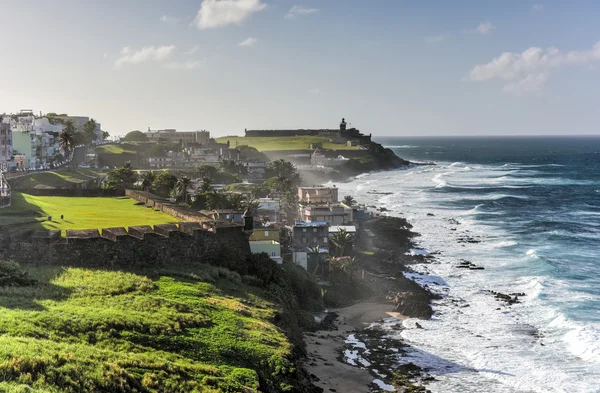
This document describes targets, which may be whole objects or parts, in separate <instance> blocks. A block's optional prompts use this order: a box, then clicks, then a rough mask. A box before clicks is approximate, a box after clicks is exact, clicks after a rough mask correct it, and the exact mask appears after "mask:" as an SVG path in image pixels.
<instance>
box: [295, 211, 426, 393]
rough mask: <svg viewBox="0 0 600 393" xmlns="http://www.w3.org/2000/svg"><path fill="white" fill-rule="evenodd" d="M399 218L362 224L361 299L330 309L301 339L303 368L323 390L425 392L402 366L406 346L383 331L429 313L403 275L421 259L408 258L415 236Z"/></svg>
mask: <svg viewBox="0 0 600 393" xmlns="http://www.w3.org/2000/svg"><path fill="white" fill-rule="evenodd" d="M411 228H412V226H411V225H410V224H409V223H408V222H407V221H406V220H405V219H403V218H397V217H380V218H376V219H371V220H368V221H366V222H365V223H364V224H363V226H362V228H361V229H360V230H359V233H358V236H357V244H356V248H355V250H356V253H357V255H358V257H359V259H360V267H361V268H364V269H365V279H364V280H363V282H362V283H357V285H360V286H363V287H364V290H363V291H362V292H361V293H364V294H366V295H365V296H364V298H362V299H348V304H347V305H346V304H344V306H345V307H340V308H336V309H332V310H330V312H329V315H328V317H326V318H325V319H324V321H323V323H322V324H321V327H320V330H318V331H316V332H309V333H306V335H305V341H306V343H307V357H306V359H305V361H304V367H305V369H306V370H307V372H308V374H309V375H310V377H311V379H312V382H313V384H314V385H315V386H316V387H317V389H318V390H320V391H323V392H345V393H354V392H357V393H358V392H371V391H406V392H426V391H427V390H426V389H425V387H423V386H422V385H421V382H424V381H427V380H429V379H430V378H431V377H429V376H427V375H426V373H425V371H424V370H421V369H420V368H419V367H417V366H415V365H414V364H412V363H410V362H408V361H407V362H403V361H402V355H403V353H405V352H406V349H407V347H408V346H407V345H406V344H405V343H404V342H402V340H400V339H398V338H397V337H390V335H389V332H391V331H400V330H401V329H403V327H402V320H403V319H405V318H408V317H411V318H421V319H428V318H430V317H431V315H432V313H433V311H432V309H431V306H430V302H431V300H433V299H434V298H436V296H435V295H434V294H432V293H431V292H430V291H429V290H427V289H425V288H423V287H421V286H419V285H418V284H417V283H415V282H414V281H412V280H410V279H408V278H406V277H405V275H404V272H407V271H410V265H411V264H417V263H423V262H424V261H426V258H425V257H423V256H420V255H410V253H409V250H410V249H411V248H412V247H413V243H412V240H411V239H412V238H413V237H414V236H416V235H417V234H416V233H414V232H412V231H411Z"/></svg>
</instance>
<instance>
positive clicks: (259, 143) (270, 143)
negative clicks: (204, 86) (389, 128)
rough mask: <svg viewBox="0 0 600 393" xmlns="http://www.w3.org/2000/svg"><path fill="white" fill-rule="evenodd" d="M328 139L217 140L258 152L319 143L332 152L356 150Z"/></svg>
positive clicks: (266, 138)
mask: <svg viewBox="0 0 600 393" xmlns="http://www.w3.org/2000/svg"><path fill="white" fill-rule="evenodd" d="M329 140H330V139H329V138H326V137H322V136H289V137H287V136H286V137H241V136H225V137H221V138H217V142H219V143H227V141H229V143H230V145H231V147H235V146H236V144H237V145H245V146H250V147H254V148H256V149H257V150H258V151H269V150H310V147H309V146H310V145H311V144H316V143H320V144H322V145H323V148H325V149H332V150H357V149H358V147H357V146H347V145H346V144H345V143H344V144H341V143H332V142H330V141H329Z"/></svg>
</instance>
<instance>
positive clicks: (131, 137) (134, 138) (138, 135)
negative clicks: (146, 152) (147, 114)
mask: <svg viewBox="0 0 600 393" xmlns="http://www.w3.org/2000/svg"><path fill="white" fill-rule="evenodd" d="M123 139H124V140H126V141H131V142H148V137H147V136H146V135H145V134H144V133H143V132H141V131H137V130H136V131H130V132H128V133H127V134H126V135H125V136H124V137H123Z"/></svg>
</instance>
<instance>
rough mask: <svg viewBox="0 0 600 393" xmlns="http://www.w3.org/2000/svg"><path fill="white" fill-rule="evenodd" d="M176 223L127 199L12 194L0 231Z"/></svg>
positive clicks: (0, 213)
mask: <svg viewBox="0 0 600 393" xmlns="http://www.w3.org/2000/svg"><path fill="white" fill-rule="evenodd" d="M61 215H64V217H65V218H64V220H61V219H60V216H61ZM48 216H52V221H47V217H48ZM177 221H180V220H178V219H177V218H175V217H172V216H170V215H168V214H165V213H163V212H159V211H154V210H153V209H149V208H147V207H144V206H139V205H136V201H134V200H132V199H129V198H80V197H38V196H33V195H28V194H22V193H19V192H13V197H12V206H11V207H9V208H5V209H1V210H0V227H4V226H10V225H15V224H19V229H60V230H62V231H64V230H67V229H94V228H98V229H99V228H110V227H128V226H135V225H155V224H166V223H171V222H177ZM63 234H64V232H63Z"/></svg>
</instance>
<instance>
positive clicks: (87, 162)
mask: <svg viewBox="0 0 600 393" xmlns="http://www.w3.org/2000/svg"><path fill="white" fill-rule="evenodd" d="M2 119H3V121H2V123H1V124H2V129H1V131H0V136H1V139H0V152H1V153H2V155H0V167H1V168H3V171H2V177H1V179H2V180H1V183H0V185H1V186H0V189H1V190H2V194H1V198H2V199H1V203H0V206H3V207H6V208H9V209H10V206H11V204H12V203H11V200H12V199H18V200H21V199H23V198H24V196H25V195H29V194H30V193H31V194H33V195H36V196H37V197H39V198H44V197H53V196H63V197H77V196H78V195H81V193H84V194H85V195H86V196H88V197H96V196H104V195H110V196H112V197H115V196H125V195H130V194H131V195H134V193H135V191H136V190H137V191H141V194H143V196H140V195H139V194H138V193H135V195H136V196H135V197H133V198H134V199H136V200H137V201H138V202H141V203H144V204H146V205H148V200H152V201H155V202H154V203H160V204H161V206H168V209H166V208H162V211H174V212H177V213H174V219H177V220H180V219H181V218H180V217H185V219H183V221H192V222H197V223H200V224H203V225H208V226H212V227H214V228H217V227H218V226H219V225H221V224H226V225H238V226H239V227H240V228H244V229H246V230H248V229H250V230H251V231H252V234H251V236H250V238H249V240H250V248H251V251H252V252H253V253H263V252H264V253H266V254H268V255H269V256H270V257H271V258H272V259H273V260H275V261H276V262H278V263H282V262H283V260H284V259H288V260H289V261H291V262H293V263H295V264H297V265H300V266H302V267H303V268H304V269H306V270H308V271H311V272H314V271H319V272H321V273H322V274H325V275H327V272H328V271H329V270H328V269H329V262H330V261H331V260H332V259H331V258H332V257H333V258H347V259H348V258H349V257H350V255H349V254H348V253H347V250H351V249H352V239H354V237H355V236H356V228H357V226H360V223H361V222H362V221H363V220H364V219H365V217H373V216H378V215H379V214H380V213H379V212H378V211H377V210H376V208H374V207H370V208H369V207H366V206H363V205H359V204H357V203H356V201H355V200H354V198H353V197H352V196H350V195H346V196H343V195H339V191H338V189H337V188H336V186H335V185H334V184H329V185H327V186H325V185H322V184H311V185H309V184H310V182H311V181H312V182H316V181H319V180H321V181H322V180H323V179H326V178H327V177H332V176H335V175H337V177H338V178H339V179H341V178H342V177H343V176H345V175H347V173H345V172H344V169H345V168H346V167H349V166H350V164H349V162H352V163H355V162H356V161H359V160H360V159H361V158H364V157H368V156H369V155H370V154H371V153H372V149H369V146H370V145H371V144H372V142H371V137H370V135H366V136H365V135H363V134H362V133H360V132H359V131H358V130H356V129H354V128H349V127H348V126H347V123H346V121H345V119H342V121H341V122H340V124H339V128H337V129H320V130H245V135H244V137H233V138H229V137H222V138H217V139H215V138H212V137H211V135H210V132H209V131H205V130H202V131H176V130H174V129H165V130H151V129H148V130H147V131H146V132H141V131H132V132H130V133H128V134H127V135H125V136H123V137H119V138H110V136H109V134H108V133H107V132H105V131H102V129H101V125H100V123H98V122H96V121H95V120H94V119H93V118H91V119H90V118H89V117H84V116H68V115H66V114H62V115H57V114H55V113H50V114H45V115H42V114H40V115H35V114H34V113H33V112H32V111H30V110H23V111H21V112H19V113H18V114H5V115H3V116H2ZM269 139H271V140H272V141H269ZM246 140H248V142H249V145H245V144H243V143H245V141H246ZM288 140H289V141H291V142H292V143H295V144H297V146H294V148H293V149H292V150H285V149H286V145H287V143H286V142H287V141H288ZM232 141H234V142H233V143H232ZM302 142H306V144H305V145H304V146H303V145H301V144H300V143H302ZM261 143H263V144H266V143H272V144H278V145H279V149H273V150H262V149H261V150H259V149H257V148H256V147H254V146H251V145H252V144H254V145H255V146H257V147H259V148H260V147H261V146H260V144H261ZM78 171H87V172H88V175H89V177H90V178H91V179H90V180H86V181H83V182H81V183H69V182H64V184H58V185H55V186H51V185H48V184H43V180H42V181H40V184H36V179H37V178H40V179H43V178H46V177H49V176H52V175H54V174H57V175H59V176H60V175H61V173H64V174H70V173H73V172H78ZM11 183H13V186H12V187H11ZM11 189H12V194H11ZM11 195H12V197H11ZM17 205H19V204H18V203H17V204H16V205H14V206H13V208H12V211H13V212H14V211H16V210H17V209H18V206H17ZM150 207H154V206H150ZM96 213H98V214H102V208H101V204H98V206H97V207H96ZM4 214H6V213H4ZM74 214H75V213H72V212H71V211H69V210H68V209H67V210H65V211H64V212H61V214H60V216H63V217H64V216H65V215H66V216H68V217H72V218H73V216H74ZM50 216H53V215H52V214H44V215H42V216H41V217H33V216H31V215H28V216H27V217H26V220H15V219H13V220H12V222H10V223H7V222H6V221H7V220H4V221H5V222H4V223H2V222H0V228H3V229H5V228H10V229H11V230H15V231H18V230H27V229H31V228H35V229H36V230H46V229H51V228H54V227H56V226H57V225H58V226H60V222H58V223H55V221H56V215H54V216H53V217H50ZM13 217H14V215H13ZM249 220H251V221H252V222H248V221H249ZM48 223H49V225H46V224H48ZM148 224H151V223H148ZM78 225H79V227H77V228H73V229H65V230H63V231H62V233H61V229H60V228H59V229H55V230H54V234H50V235H48V236H51V237H56V236H59V234H60V235H62V236H64V237H65V238H66V239H67V241H68V240H69V239H70V238H71V236H77V234H78V231H81V230H91V231H94V229H100V230H101V229H102V228H92V227H91V226H90V227H89V228H88V227H86V223H85V222H84V221H83V222H80V223H78ZM107 225H108V224H107ZM109 226H110V225H109ZM127 226H129V225H127ZM132 226H133V225H132ZM88 235H89V233H88ZM98 236H103V235H102V233H98ZM332 244H337V245H338V246H337V247H336V246H334V247H333V249H332V247H331V245H332ZM335 260H336V259H334V261H335ZM338 263H346V262H345V260H344V262H338Z"/></svg>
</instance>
